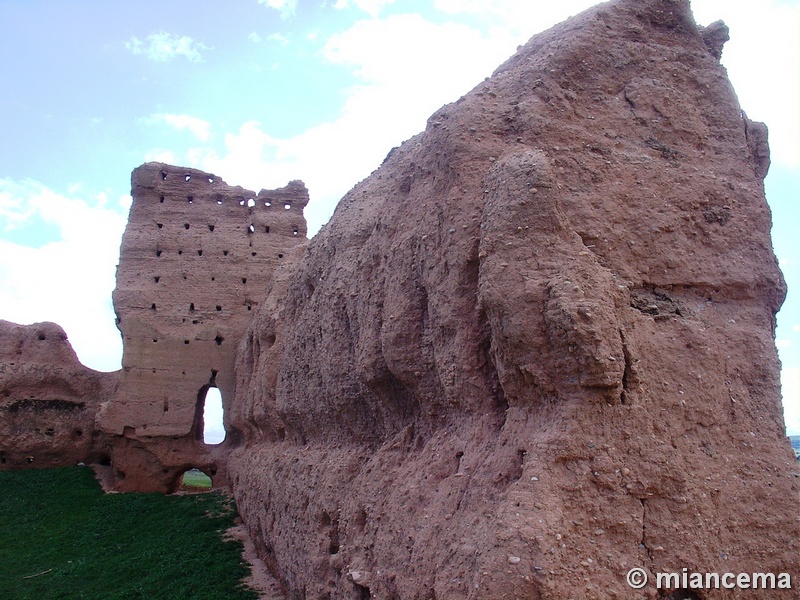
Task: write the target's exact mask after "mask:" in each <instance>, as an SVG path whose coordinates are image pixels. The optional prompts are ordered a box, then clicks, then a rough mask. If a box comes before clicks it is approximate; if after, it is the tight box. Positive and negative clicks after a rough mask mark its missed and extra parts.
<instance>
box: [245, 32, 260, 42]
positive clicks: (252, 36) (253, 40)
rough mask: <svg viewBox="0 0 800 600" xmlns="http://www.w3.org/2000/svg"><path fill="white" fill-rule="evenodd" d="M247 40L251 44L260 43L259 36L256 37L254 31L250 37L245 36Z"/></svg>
mask: <svg viewBox="0 0 800 600" xmlns="http://www.w3.org/2000/svg"><path fill="white" fill-rule="evenodd" d="M247 39H248V40H250V41H251V42H253V43H254V44H258V43H259V42H261V36H260V35H258V34H257V33H256V32H255V31H253V32H251V33H250V35H248V36H247Z"/></svg>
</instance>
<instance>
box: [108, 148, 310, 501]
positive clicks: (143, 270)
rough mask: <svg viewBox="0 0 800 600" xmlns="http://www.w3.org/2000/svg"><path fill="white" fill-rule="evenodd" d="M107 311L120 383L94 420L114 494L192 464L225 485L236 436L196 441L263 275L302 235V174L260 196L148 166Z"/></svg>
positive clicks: (225, 396)
mask: <svg viewBox="0 0 800 600" xmlns="http://www.w3.org/2000/svg"><path fill="white" fill-rule="evenodd" d="M131 184H132V188H133V189H132V191H131V195H132V196H133V204H132V206H131V211H130V215H129V217H128V225H127V227H126V229H125V234H124V235H123V238H122V246H121V248H120V262H119V266H118V268H117V287H116V289H115V290H114V308H115V310H116V313H117V326H118V327H119V330H120V332H121V333H122V340H123V357H122V372H121V374H120V385H119V388H118V390H117V392H116V394H115V395H114V397H113V398H111V399H110V400H109V401H108V402H106V403H104V404H103V407H102V410H101V412H100V414H99V416H98V427H99V428H100V429H101V430H102V432H103V433H104V434H105V435H106V436H108V437H109V439H110V440H111V442H110V444H111V460H112V464H113V467H114V468H113V475H114V480H113V482H111V483H110V485H111V486H113V487H114V488H115V489H117V490H122V491H126V490H129V491H134V490H137V491H142V490H153V491H175V490H176V489H177V488H178V486H179V484H180V479H181V476H182V475H183V473H184V472H185V471H186V470H187V469H189V468H192V467H196V468H199V469H202V470H203V471H205V472H206V473H207V474H208V475H210V476H211V477H212V480H213V481H214V484H215V485H225V484H226V483H227V475H226V471H225V463H226V457H227V453H228V452H229V451H230V448H232V447H235V446H236V445H237V444H239V443H241V436H240V435H239V433H238V432H237V431H236V429H235V428H232V427H230V426H228V425H227V424H226V430H227V435H226V438H225V442H224V443H222V444H221V445H214V446H211V445H207V444H205V443H204V442H203V406H204V402H205V395H206V392H207V391H208V389H209V388H210V387H217V388H219V390H220V392H221V394H222V400H223V405H224V406H225V407H226V408H230V406H231V403H232V402H233V398H234V386H233V384H234V372H233V368H234V360H235V356H236V349H237V347H238V344H239V341H240V340H241V338H242V336H243V334H244V332H245V331H246V329H247V326H248V324H249V323H250V321H251V319H252V316H253V314H254V313H253V309H254V308H255V307H257V306H258V304H259V302H260V301H261V300H262V299H263V296H264V289H265V286H266V284H267V282H268V281H269V280H270V279H271V277H272V272H273V271H275V270H276V268H279V267H280V265H281V264H282V263H283V262H284V260H285V258H284V256H285V255H286V254H287V253H288V252H289V250H291V248H293V247H294V246H296V245H297V244H298V243H300V242H301V241H305V239H306V221H305V218H304V217H303V208H304V207H305V205H306V203H307V202H308V192H307V190H306V188H305V186H304V185H303V183H302V182H300V181H293V182H291V183H289V184H288V185H287V186H286V187H284V188H281V189H278V190H261V191H260V192H259V193H255V192H253V191H249V190H245V189H243V188H241V187H238V186H237V187H232V186H229V185H227V184H226V183H225V182H224V181H222V180H221V179H220V178H219V177H216V176H215V175H212V174H209V173H204V172H202V171H197V170H195V169H186V168H181V167H173V166H170V165H165V164H161V163H147V164H145V165H142V166H141V167H139V168H137V169H136V170H135V171H134V172H133V175H132V177H131Z"/></svg>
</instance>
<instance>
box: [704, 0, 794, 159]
mask: <svg viewBox="0 0 800 600" xmlns="http://www.w3.org/2000/svg"><path fill="white" fill-rule="evenodd" d="M692 8H693V10H694V12H695V20H696V21H697V22H698V23H701V24H708V23H710V22H712V21H715V20H717V19H722V20H723V21H725V24H726V25H727V26H728V27H729V28H730V36H731V39H730V41H728V42H727V43H726V44H725V48H724V50H723V52H722V64H723V65H725V67H726V68H727V70H728V75H729V77H730V79H731V83H733V87H734V88H735V89H736V94H737V95H738V97H739V103H740V104H741V106H742V108H743V109H744V111H745V112H746V113H747V116H748V117H750V118H751V119H755V120H758V121H764V122H765V123H766V124H767V125H768V126H769V145H770V150H771V156H772V161H773V162H775V163H778V164H782V165H785V166H788V167H793V168H797V167H800V143H798V140H800V108H798V107H800V66H799V65H798V61H799V60H800V3H797V2H793V3H786V2H780V1H776V0H764V1H762V2H760V3H759V5H758V10H753V7H752V6H751V5H750V4H748V3H741V2H730V1H729V0H693V1H692Z"/></svg>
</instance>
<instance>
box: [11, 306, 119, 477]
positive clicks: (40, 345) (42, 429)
mask: <svg viewBox="0 0 800 600" xmlns="http://www.w3.org/2000/svg"><path fill="white" fill-rule="evenodd" d="M118 381H119V375H118V374H117V373H100V372H98V371H93V370H92V369H88V368H86V367H84V366H83V365H82V364H81V363H80V362H79V361H78V357H77V356H76V355H75V352H74V351H73V350H72V346H70V344H69V341H68V340H67V334H66V333H64V330H63V329H62V328H61V327H59V326H58V325H56V324H55V323H35V324H33V325H17V324H15V323H9V322H8V321H0V469H3V470H5V469H17V468H31V467H32V468H44V467H56V466H68V465H75V464H77V463H78V462H80V461H86V462H97V463H102V462H107V460H108V456H107V454H106V453H105V444H104V440H103V438H102V436H100V435H99V434H98V432H97V431H96V430H95V416H96V415H97V411H98V409H99V407H100V403H101V402H102V401H103V399H105V398H108V397H110V396H111V394H112V393H113V391H114V389H115V387H116V385H117V383H118Z"/></svg>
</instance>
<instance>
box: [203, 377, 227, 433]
mask: <svg viewBox="0 0 800 600" xmlns="http://www.w3.org/2000/svg"><path fill="white" fill-rule="evenodd" d="M198 400H199V402H198V404H199V405H198V407H197V408H198V417H199V423H198V425H199V427H198V428H197V438H198V439H199V440H202V441H203V443H204V444H208V445H210V446H213V445H217V444H221V443H222V442H224V441H225V425H224V423H223V414H224V411H223V408H222V393H221V392H220V391H219V388H218V387H217V386H216V385H214V384H213V382H212V383H210V384H208V385H207V386H204V389H202V390H201V391H200V397H199V398H198Z"/></svg>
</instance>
